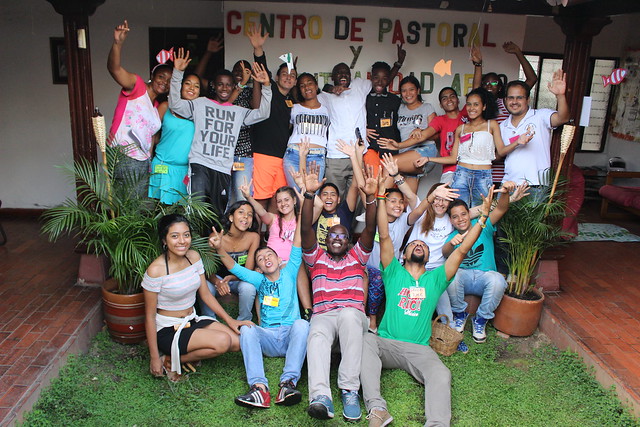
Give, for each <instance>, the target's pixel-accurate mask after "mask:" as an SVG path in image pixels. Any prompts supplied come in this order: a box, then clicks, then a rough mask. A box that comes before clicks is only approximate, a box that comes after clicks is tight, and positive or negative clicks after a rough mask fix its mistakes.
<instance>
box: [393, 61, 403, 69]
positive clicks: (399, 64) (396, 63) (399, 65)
mask: <svg viewBox="0 0 640 427" xmlns="http://www.w3.org/2000/svg"><path fill="white" fill-rule="evenodd" d="M393 65H395V66H396V67H398V68H400V67H402V62H398V61H396V62H394V63H393Z"/></svg>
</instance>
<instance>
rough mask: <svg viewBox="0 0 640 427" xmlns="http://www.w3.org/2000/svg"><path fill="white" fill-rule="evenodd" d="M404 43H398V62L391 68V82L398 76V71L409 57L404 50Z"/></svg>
mask: <svg viewBox="0 0 640 427" xmlns="http://www.w3.org/2000/svg"><path fill="white" fill-rule="evenodd" d="M403 44H404V43H398V44H397V45H396V47H397V48H398V60H397V61H396V62H394V64H393V68H391V72H390V73H389V82H392V81H393V79H395V78H396V76H397V75H398V71H400V68H401V67H402V64H404V60H405V58H406V57H407V51H406V50H404V49H403V48H402V46H403Z"/></svg>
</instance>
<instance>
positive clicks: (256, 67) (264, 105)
mask: <svg viewBox="0 0 640 427" xmlns="http://www.w3.org/2000/svg"><path fill="white" fill-rule="evenodd" d="M252 77H253V84H257V83H260V84H261V85H262V89H261V96H260V105H259V107H258V109H257V110H251V111H249V114H247V116H246V117H245V118H244V124H245V125H246V126H249V125H252V124H254V123H258V122H261V121H263V120H265V119H267V118H269V114H271V80H270V79H269V74H267V71H266V69H265V67H264V66H263V65H262V64H260V63H258V62H254V63H253V74H252Z"/></svg>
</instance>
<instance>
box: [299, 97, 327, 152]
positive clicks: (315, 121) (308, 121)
mask: <svg viewBox="0 0 640 427" xmlns="http://www.w3.org/2000/svg"><path fill="white" fill-rule="evenodd" d="M329 123H330V121H329V109H327V107H325V106H324V105H321V106H320V108H314V109H311V108H307V107H304V106H302V105H301V104H294V105H293V108H292V109H291V124H292V125H293V130H292V133H291V136H290V137H289V144H299V143H300V141H301V139H302V138H304V137H308V138H309V143H310V144H315V145H320V146H322V147H325V148H326V146H327V131H328V130H329Z"/></svg>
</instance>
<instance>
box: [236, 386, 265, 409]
mask: <svg viewBox="0 0 640 427" xmlns="http://www.w3.org/2000/svg"><path fill="white" fill-rule="evenodd" d="M234 402H235V403H236V405H240V406H244V407H247V408H263V409H267V408H269V407H271V395H270V394H269V391H268V390H267V391H264V390H262V389H261V388H260V387H258V386H256V385H252V386H251V388H250V389H249V392H248V393H247V394H243V395H242V396H238V397H236V398H235V400H234Z"/></svg>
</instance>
